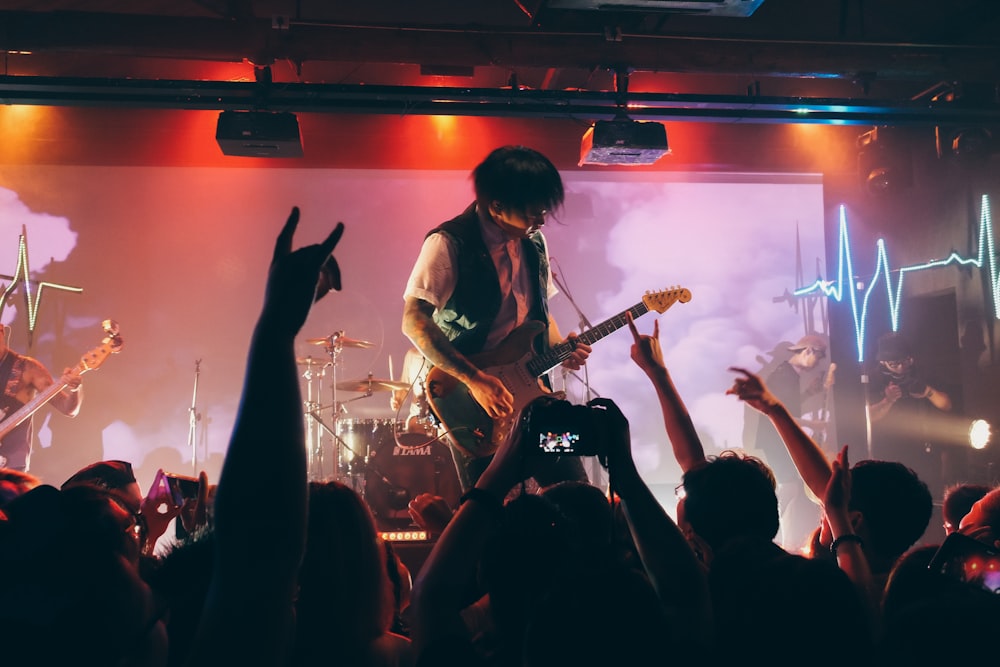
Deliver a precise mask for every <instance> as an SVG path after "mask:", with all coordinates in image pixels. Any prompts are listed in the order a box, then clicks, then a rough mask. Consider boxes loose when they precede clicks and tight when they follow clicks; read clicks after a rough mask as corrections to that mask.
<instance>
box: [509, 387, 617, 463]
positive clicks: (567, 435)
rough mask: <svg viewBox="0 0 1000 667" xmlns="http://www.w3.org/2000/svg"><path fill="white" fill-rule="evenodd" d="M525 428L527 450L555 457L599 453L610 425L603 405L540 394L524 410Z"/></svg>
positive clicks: (602, 449)
mask: <svg viewBox="0 0 1000 667" xmlns="http://www.w3.org/2000/svg"><path fill="white" fill-rule="evenodd" d="M524 429H525V430H524V437H525V438H527V443H528V445H529V451H533V452H536V453H538V454H552V455H556V456H559V455H564V456H601V455H603V454H604V443H605V441H606V440H607V437H608V435H609V433H610V424H609V422H608V413H607V411H606V410H605V409H604V408H600V407H595V406H591V405H573V404H572V403H570V402H569V401H566V400H561V399H555V398H550V397H542V398H538V399H536V400H535V401H534V402H533V403H532V404H530V405H529V406H528V408H527V410H526V411H525V417H524Z"/></svg>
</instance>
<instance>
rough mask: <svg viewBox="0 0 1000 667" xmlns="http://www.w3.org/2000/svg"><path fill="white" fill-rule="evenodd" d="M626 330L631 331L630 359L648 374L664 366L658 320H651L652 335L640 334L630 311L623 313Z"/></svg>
mask: <svg viewBox="0 0 1000 667" xmlns="http://www.w3.org/2000/svg"><path fill="white" fill-rule="evenodd" d="M625 317H626V319H627V321H628V330H629V331H631V332H632V341H633V342H632V350H631V356H632V361H634V362H635V363H636V365H637V366H638V367H639V368H641V369H642V370H643V371H645V373H646V374H647V375H648V374H649V373H651V372H652V371H654V370H656V369H662V368H665V364H664V362H663V350H662V349H661V348H660V321H659V320H653V335H652V336H646V335H644V334H640V333H639V330H638V329H637V328H636V326H635V321H634V320H633V319H632V313H631V312H629V313H626V315H625Z"/></svg>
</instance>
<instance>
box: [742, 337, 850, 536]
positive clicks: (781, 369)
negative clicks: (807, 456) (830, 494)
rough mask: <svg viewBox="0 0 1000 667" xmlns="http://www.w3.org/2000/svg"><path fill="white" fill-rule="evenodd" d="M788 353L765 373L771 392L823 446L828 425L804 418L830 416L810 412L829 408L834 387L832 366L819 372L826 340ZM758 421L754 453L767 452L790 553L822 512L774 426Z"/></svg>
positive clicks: (807, 340)
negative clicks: (775, 483)
mask: <svg viewBox="0 0 1000 667" xmlns="http://www.w3.org/2000/svg"><path fill="white" fill-rule="evenodd" d="M788 351H789V352H791V357H789V358H788V359H787V360H785V361H781V362H779V363H778V364H777V365H776V366H775V367H774V369H773V370H772V371H771V372H770V373H769V374H767V376H766V378H765V381H766V383H767V387H768V389H770V390H771V392H772V393H773V394H774V395H775V396H777V397H778V400H780V401H781V402H782V403H783V404H784V405H785V406H786V407H787V408H788V411H789V413H791V414H792V415H793V416H794V417H795V418H796V420H797V421H799V422H800V423H801V424H802V425H803V426H806V427H807V428H809V429H810V431H812V432H813V433H814V434H815V435H814V439H815V440H816V441H817V442H822V441H823V435H824V433H825V429H826V428H827V426H828V423H827V422H826V421H821V420H817V419H813V418H808V419H803V417H804V415H806V414H809V415H810V417H813V416H818V417H823V418H827V417H828V416H829V410H828V409H819V410H813V409H812V408H813V407H815V406H814V404H816V403H818V404H819V405H821V406H824V408H826V406H827V403H828V402H827V401H826V396H827V394H828V393H829V391H830V389H831V386H832V384H833V370H832V368H831V367H832V366H833V365H832V364H830V365H829V366H828V367H827V369H826V371H825V372H824V370H823V369H822V368H821V362H822V361H823V360H824V359H825V358H826V356H827V341H826V338H825V337H823V336H821V335H819V334H807V335H805V336H803V337H802V338H800V339H799V341H798V342H797V343H795V344H794V345H791V346H789V347H788ZM749 416H750V415H749V414H748V417H749ZM754 416H755V417H756V419H757V427H756V429H755V438H754V448H755V449H757V450H759V451H761V452H762V453H763V455H764V458H765V460H766V461H767V464H768V466H769V467H770V468H771V470H772V471H773V472H774V476H775V479H776V480H777V482H778V485H779V486H778V500H779V502H780V504H781V508H780V509H781V530H782V541H783V543H784V545H785V546H786V547H787V548H792V549H794V548H797V547H798V546H800V545H801V543H802V542H804V540H805V539H806V538H807V536H808V535H809V532H810V531H811V530H812V529H813V528H815V527H816V524H817V521H818V520H819V515H820V510H819V507H818V506H817V505H816V504H815V503H814V502H812V501H810V499H809V498H808V497H807V496H806V492H805V487H804V486H803V483H802V479H801V477H800V476H799V473H798V471H797V470H796V469H795V465H794V464H793V463H792V459H791V457H790V456H789V455H788V450H787V449H786V448H785V444H784V443H783V442H782V440H781V437H780V436H779V435H778V432H777V431H776V430H775V428H774V425H773V424H771V422H770V421H769V420H767V419H762V418H759V416H756V415H754Z"/></svg>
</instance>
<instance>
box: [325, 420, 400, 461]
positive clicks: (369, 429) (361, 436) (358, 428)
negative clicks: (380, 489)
mask: <svg viewBox="0 0 1000 667" xmlns="http://www.w3.org/2000/svg"><path fill="white" fill-rule="evenodd" d="M395 426H396V422H395V420H392V419H353V418H343V419H338V420H337V423H336V431H337V435H338V438H339V442H338V443H335V447H334V448H335V450H336V451H337V454H338V455H337V459H338V470H339V472H340V474H341V475H345V474H350V473H357V472H359V471H360V469H361V468H363V467H364V462H365V459H366V458H367V457H371V456H374V454H375V452H377V451H379V450H380V449H382V448H383V447H386V446H389V445H391V444H392V441H393V440H392V438H393V433H394V431H395ZM336 445H339V447H337V446H336Z"/></svg>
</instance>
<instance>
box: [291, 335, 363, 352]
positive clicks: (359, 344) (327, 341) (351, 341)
mask: <svg viewBox="0 0 1000 667" xmlns="http://www.w3.org/2000/svg"><path fill="white" fill-rule="evenodd" d="M306 342H307V343H309V344H310V345H334V346H339V347H356V348H359V349H362V350H367V349H368V348H370V347H375V343H372V342H371V341H367V340H359V339H357V338H348V337H347V336H344V335H343V334H341V333H340V332H337V333H334V334H331V335H329V336H325V337H323V338H306Z"/></svg>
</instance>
